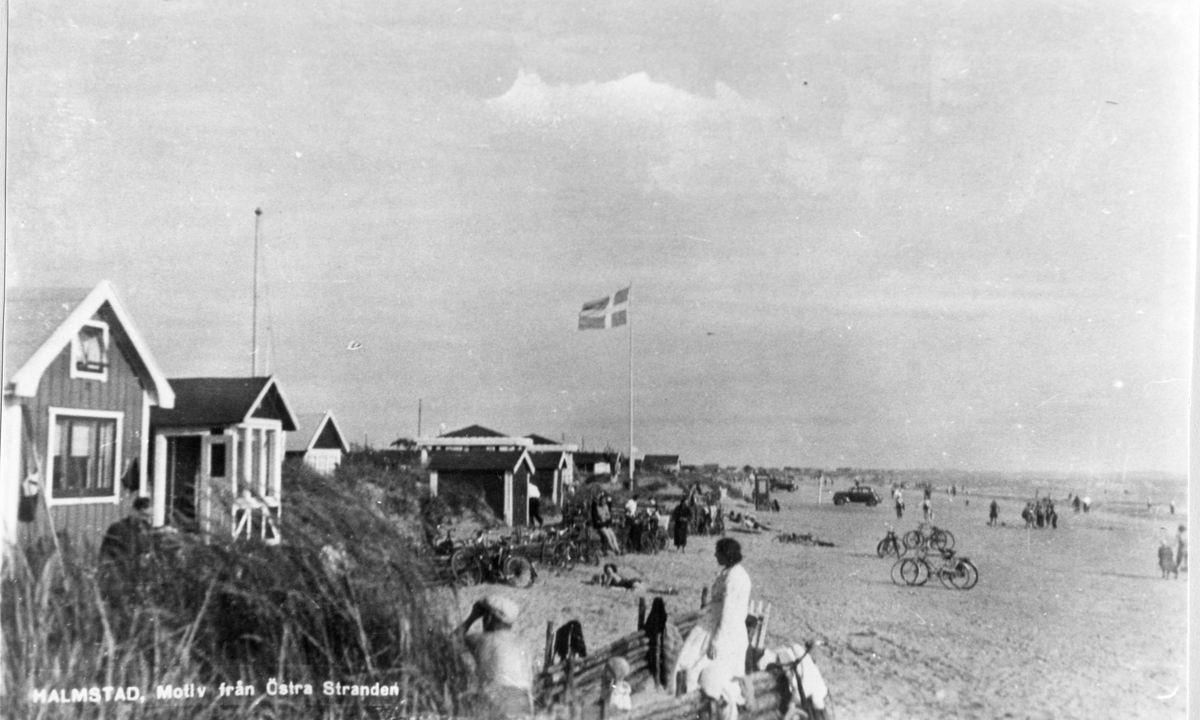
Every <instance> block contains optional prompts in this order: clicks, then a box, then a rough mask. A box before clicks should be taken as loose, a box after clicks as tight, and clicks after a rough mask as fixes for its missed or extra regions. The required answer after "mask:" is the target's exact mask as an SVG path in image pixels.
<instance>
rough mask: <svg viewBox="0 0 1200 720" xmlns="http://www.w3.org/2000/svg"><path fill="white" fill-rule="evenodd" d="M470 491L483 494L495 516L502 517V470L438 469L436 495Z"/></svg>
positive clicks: (501, 518)
mask: <svg viewBox="0 0 1200 720" xmlns="http://www.w3.org/2000/svg"><path fill="white" fill-rule="evenodd" d="M463 490H467V491H472V492H477V493H480V494H482V495H483V500H484V502H486V503H487V504H488V507H490V508H491V509H492V512H493V513H495V515H496V517H497V518H499V519H500V520H503V519H504V472H503V471H495V470H487V471H476V472H469V471H465V470H439V471H438V495H447V494H449V493H452V492H455V491H459V492H461V491H463Z"/></svg>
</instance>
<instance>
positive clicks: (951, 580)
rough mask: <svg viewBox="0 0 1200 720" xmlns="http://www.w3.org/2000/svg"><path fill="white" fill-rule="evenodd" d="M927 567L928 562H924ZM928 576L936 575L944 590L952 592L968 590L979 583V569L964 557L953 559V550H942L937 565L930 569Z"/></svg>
mask: <svg viewBox="0 0 1200 720" xmlns="http://www.w3.org/2000/svg"><path fill="white" fill-rule="evenodd" d="M925 562H926V564H927V565H928V563H929V561H928V560H926V561H925ZM930 574H931V575H936V576H937V579H938V580H940V581H941V583H942V585H943V586H944V587H946V588H951V589H954V590H970V589H971V588H973V587H975V584H976V583H977V582H979V569H978V568H976V567H975V563H973V562H971V561H970V560H968V559H967V558H965V557H955V555H954V551H953V550H942V551H941V553H940V558H939V559H938V565H937V566H936V567H932V566H931V567H930Z"/></svg>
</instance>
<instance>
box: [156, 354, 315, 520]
mask: <svg viewBox="0 0 1200 720" xmlns="http://www.w3.org/2000/svg"><path fill="white" fill-rule="evenodd" d="M170 383H171V387H172V388H173V389H174V391H175V403H174V406H173V407H171V408H163V407H157V408H153V409H152V411H151V413H150V416H151V417H150V425H151V432H152V433H153V436H154V447H153V451H152V455H153V467H154V483H153V498H154V524H155V526H161V525H168V524H170V525H177V526H180V527H183V528H186V529H196V530H199V531H201V532H205V533H213V534H225V535H226V536H231V537H234V538H242V539H251V538H254V539H259V540H262V541H264V542H268V543H276V542H279V540H280V528H279V524H280V518H281V512H282V495H283V488H282V472H283V456H284V449H285V447H286V440H285V436H284V433H287V432H293V431H295V429H296V421H295V415H294V414H293V413H292V410H291V408H290V406H289V404H288V402H287V400H286V399H285V398H284V396H283V391H282V390H281V389H280V387H279V383H278V382H277V381H276V379H275V378H274V376H271V377H243V378H231V377H199V378H172V379H171V380H170Z"/></svg>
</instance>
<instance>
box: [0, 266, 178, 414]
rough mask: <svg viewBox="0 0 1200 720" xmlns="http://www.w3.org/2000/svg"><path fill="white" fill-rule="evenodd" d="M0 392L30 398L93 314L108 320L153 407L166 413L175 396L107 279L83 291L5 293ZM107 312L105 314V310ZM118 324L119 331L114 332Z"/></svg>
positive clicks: (53, 290)
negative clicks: (143, 379) (142, 380)
mask: <svg viewBox="0 0 1200 720" xmlns="http://www.w3.org/2000/svg"><path fill="white" fill-rule="evenodd" d="M4 303H5V311H4V387H5V392H12V393H13V394H14V395H18V396H20V397H33V396H34V395H35V394H37V388H38V384H39V383H40V382H41V379H42V375H43V374H44V373H45V372H46V368H48V367H49V366H50V363H52V362H54V359H55V358H57V357H58V356H59V353H61V352H62V351H63V348H65V347H67V345H68V344H69V343H70V342H71V339H72V338H74V337H75V336H76V335H77V334H78V333H79V329H80V328H81V327H83V324H84V323H85V322H87V321H88V320H91V319H92V318H93V317H95V316H96V314H97V313H102V312H103V314H105V315H107V316H109V318H110V327H109V329H110V330H115V331H116V332H115V334H114V338H115V341H116V342H117V344H118V346H119V347H120V349H121V351H122V353H123V354H124V355H125V356H126V357H127V358H128V360H129V362H130V364H131V365H132V366H133V368H134V371H135V372H137V373H138V374H139V375H140V376H143V377H146V378H148V379H149V382H147V383H146V384H145V387H146V389H147V391H148V392H149V393H150V397H151V400H152V402H154V403H155V404H157V405H158V406H159V407H163V408H169V407H171V406H173V405H174V404H175V393H174V391H173V389H172V387H171V384H170V383H169V382H168V381H167V377H166V375H164V374H163V372H162V370H161V369H160V368H159V366H158V362H157V361H156V360H155V359H154V355H153V354H151V352H150V347H149V346H148V345H147V344H146V341H145V340H143V339H142V336H141V333H139V332H138V330H137V327H135V326H134V324H133V319H132V318H131V317H130V316H129V312H128V311H127V310H125V306H124V305H123V304H122V303H121V300H120V298H118V297H117V291H116V289H115V288H114V287H113V286H112V284H111V283H109V282H108V281H107V280H105V281H102V282H100V284H98V285H96V287H94V288H92V289H91V290H88V289H86V288H20V287H14V288H8V289H7V290H6V292H5V294H4ZM106 308H107V310H106ZM111 321H116V324H117V327H116V328H113V327H112V322H111Z"/></svg>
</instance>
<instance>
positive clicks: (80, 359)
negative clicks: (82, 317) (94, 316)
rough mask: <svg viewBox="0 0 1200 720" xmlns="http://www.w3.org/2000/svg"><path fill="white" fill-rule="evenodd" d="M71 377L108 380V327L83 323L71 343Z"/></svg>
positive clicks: (97, 323) (95, 323) (94, 323)
mask: <svg viewBox="0 0 1200 720" xmlns="http://www.w3.org/2000/svg"><path fill="white" fill-rule="evenodd" d="M71 377H73V378H84V379H88V380H107V379H108V325H107V324H105V323H102V322H96V321H92V322H88V323H84V325H83V327H81V328H79V332H78V333H77V334H76V335H75V338H74V339H73V340H72V341H71Z"/></svg>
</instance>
